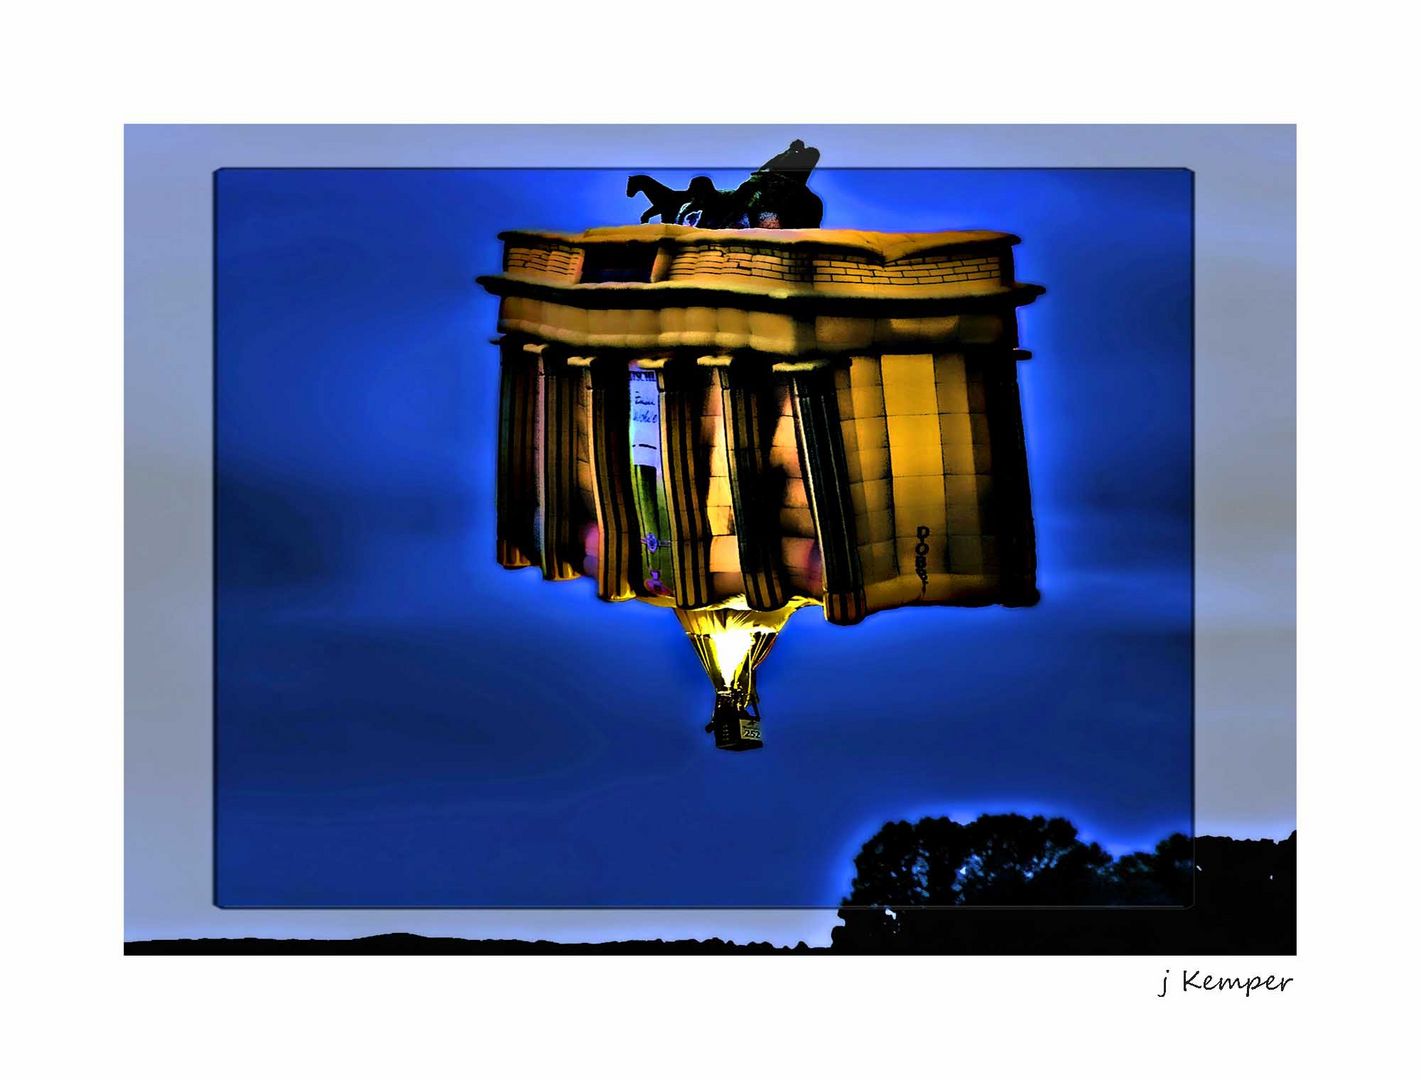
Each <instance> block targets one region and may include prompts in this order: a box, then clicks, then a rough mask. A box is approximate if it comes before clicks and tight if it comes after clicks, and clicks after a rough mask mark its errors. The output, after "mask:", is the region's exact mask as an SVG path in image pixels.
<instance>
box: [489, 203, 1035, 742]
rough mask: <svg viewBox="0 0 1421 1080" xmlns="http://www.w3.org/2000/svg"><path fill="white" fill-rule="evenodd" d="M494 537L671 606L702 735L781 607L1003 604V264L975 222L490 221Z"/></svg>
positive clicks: (757, 738)
mask: <svg viewBox="0 0 1421 1080" xmlns="http://www.w3.org/2000/svg"><path fill="white" fill-rule="evenodd" d="M501 239H502V240H503V242H504V264H503V271H502V273H500V274H497V275H491V276H486V277H481V278H479V281H480V283H481V284H482V285H483V286H484V287H485V288H487V289H488V290H490V291H491V292H492V293H494V294H496V295H497V296H498V297H500V305H499V316H498V331H499V337H498V338H497V339H496V341H497V344H498V347H499V349H500V353H501V367H502V376H501V390H500V414H499V450H498V513H497V545H498V560H499V562H500V563H501V564H502V565H503V566H505V567H508V568H510V569H516V568H522V567H537V568H539V570H540V571H541V573H542V575H543V577H544V578H546V579H547V580H549V581H568V580H573V579H577V578H583V577H586V578H589V579H591V581H592V582H594V583H595V592H596V595H597V596H598V597H600V598H601V599H602V600H605V601H611V602H621V601H636V602H638V603H644V604H652V605H656V606H660V607H666V608H669V609H670V610H671V611H673V612H674V613H675V616H676V618H677V619H678V620H679V621H680V623H681V626H682V628H683V629H684V631H685V633H686V635H687V637H688V638H689V640H690V642H691V643H692V645H693V646H694V648H695V650H696V654H697V656H698V657H699V658H700V661H701V664H702V665H703V666H704V668H705V671H706V675H707V676H708V678H709V679H710V682H711V685H712V687H713V689H714V693H715V699H714V706H713V709H712V717H711V722H710V724H709V725H707V726H708V728H709V730H711V731H712V732H713V733H714V737H715V745H716V746H717V747H719V748H721V749H726V750H747V749H755V748H758V747H760V746H761V745H762V734H761V725H760V714H759V702H758V698H757V695H756V689H755V670H756V668H757V667H758V666H759V665H760V664H761V663H762V662H763V661H764V660H765V657H766V656H767V655H768V654H769V652H770V650H771V648H772V647H773V645H774V643H775V640H776V638H777V636H778V635H779V634H780V633H781V632H782V631H783V629H784V627H785V624H786V623H787V621H788V620H789V617H790V616H791V615H792V614H793V613H794V612H795V611H797V610H799V609H800V608H803V607H811V606H812V607H818V608H820V609H821V611H822V612H823V616H824V618H826V619H828V620H829V621H830V622H832V623H835V624H838V625H843V626H850V625H853V624H856V623H859V622H861V621H862V620H864V619H865V618H867V617H869V616H870V615H874V614H876V613H880V612H885V611H891V610H894V609H897V608H902V607H911V606H915V605H943V604H946V605H984V604H1005V605H1029V604H1033V603H1035V602H1036V600H1037V596H1038V594H1037V590H1036V558H1035V539H1034V530H1033V523H1032V515H1031V500H1030V494H1029V487H1028V482H1027V470H1026V454H1025V445H1024V439H1023V433H1022V422H1021V407H1020V401H1019V395H1018V388H1017V375H1016V364H1017V362H1018V361H1020V360H1023V359H1025V358H1026V357H1027V356H1028V355H1029V354H1027V353H1025V352H1023V351H1022V350H1020V349H1019V348H1018V347H1017V346H1018V342H1017V329H1016V308H1017V307H1019V306H1021V305H1024V304H1027V303H1030V302H1031V301H1032V300H1033V299H1034V298H1035V297H1036V296H1037V295H1039V294H1040V293H1041V292H1042V291H1043V290H1042V289H1041V288H1040V287H1038V286H1035V285H1024V284H1019V283H1017V282H1015V281H1014V279H1013V278H1014V271H1013V262H1012V246H1013V245H1014V244H1015V243H1017V242H1018V241H1017V238H1016V237H1014V236H1011V235H1008V234H1006V233H997V232H985V231H974V232H920V233H881V232H859V231H847V230H825V229H763V228H740V229H700V228H693V227H689V226H684V225H676V224H650V225H636V226H624V227H613V228H595V229H589V230H587V231H586V232H582V233H578V234H566V233H552V232H530V231H512V232H506V233H503V234H501Z"/></svg>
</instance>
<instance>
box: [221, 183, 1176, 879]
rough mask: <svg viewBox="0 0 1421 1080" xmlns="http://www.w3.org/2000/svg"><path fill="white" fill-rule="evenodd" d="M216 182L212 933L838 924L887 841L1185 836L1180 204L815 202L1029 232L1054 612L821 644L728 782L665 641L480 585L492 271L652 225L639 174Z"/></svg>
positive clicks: (580, 589)
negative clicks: (1008, 831)
mask: <svg viewBox="0 0 1421 1080" xmlns="http://www.w3.org/2000/svg"><path fill="white" fill-rule="evenodd" d="M767 156H768V155H767ZM658 175H659V176H660V178H661V179H663V180H665V181H667V182H668V183H673V184H677V185H678V186H679V185H680V184H681V182H683V181H684V180H686V179H688V178H689V177H690V176H691V175H692V173H690V172H665V173H663V174H658ZM712 175H713V176H715V178H716V179H717V180H718V181H720V182H721V183H722V184H723V185H726V186H729V185H731V184H733V183H735V182H736V180H737V179H738V175H737V174H735V173H726V172H722V173H716V172H713V173H712ZM217 183H218V193H219V199H218V274H219V291H218V334H217V345H218V401H217V419H218V484H219V489H218V500H219V529H220V532H219V546H218V577H219V581H218V590H219V615H218V619H219V624H218V632H219V639H218V656H217V662H218V676H219V683H218V713H219V721H218V771H217V781H218V795H217V797H218V837H217V839H218V844H217V859H218V866H217V869H218V875H217V883H218V900H219V902H221V903H224V904H229V905H256V906H266V905H318V906H319V905H358V906H366V905H369V906H404V905H408V906H422V905H431V906H460V905H491V906H517V905H525V904H527V905H550V906H577V905H584V904H605V905H609V906H637V905H691V906H695V905H747V906H766V905H833V904H834V903H836V902H837V901H838V899H839V898H840V897H841V896H842V895H843V894H844V892H845V891H846V889H847V885H848V881H849V877H850V876H851V859H852V856H853V854H854V852H855V851H857V849H858V847H859V845H860V844H861V843H862V842H863V841H864V840H865V839H867V838H868V837H869V836H870V835H871V834H872V833H873V832H874V831H875V829H876V828H877V827H878V826H879V825H881V824H882V823H883V822H884V821H887V820H894V819H898V818H904V817H910V818H911V817H916V816H919V815H922V814H928V813H953V814H955V815H960V816H972V815H974V814H976V813H978V812H981V811H983V810H1009V809H1015V810H1022V811H1041V812H1051V813H1060V814H1064V815H1066V816H1068V817H1070V818H1071V819H1072V820H1074V821H1075V822H1076V823H1077V824H1078V825H1079V826H1080V827H1081V829H1082V831H1083V832H1084V833H1085V834H1086V835H1087V836H1088V837H1090V838H1092V839H1097V840H1099V841H1100V842H1102V843H1103V844H1105V845H1106V846H1107V847H1109V848H1111V849H1113V850H1117V851H1121V850H1127V849H1133V848H1136V847H1140V846H1149V845H1151V844H1152V843H1153V842H1154V840H1156V839H1158V838H1159V837H1160V836H1162V835H1164V834H1165V833H1167V832H1169V831H1172V830H1174V829H1185V830H1187V829H1188V827H1189V820H1190V795H1189V793H1190V732H1191V724H1190V711H1189V705H1190V701H1189V688H1190V603H1189V598H1190V555H1189V553H1190V499H1191V477H1190V460H1191V446H1190V422H1191V412H1190V385H1191V375H1190V323H1191V318H1190V313H1191V305H1190V293H1189V285H1190V201H1191V200H1190V176H1189V174H1188V173H1187V172H1184V171H1182V170H904V171H892V170H843V171H833V170H821V171H818V172H816V173H815V175H814V179H813V182H812V183H813V187H814V188H815V190H816V191H818V192H819V193H820V194H821V195H822V196H823V198H824V201H825V205H826V216H825V220H824V225H825V226H826V227H854V228H871V229H884V230H895V229H943V228H996V229H1002V230H1004V231H1009V232H1014V233H1016V234H1018V235H1020V236H1021V237H1022V238H1023V243H1022V244H1021V245H1020V246H1019V247H1018V248H1017V274H1018V277H1019V278H1020V279H1021V280H1023V281H1031V282H1036V283H1039V284H1043V285H1045V286H1046V287H1047V289H1048V292H1047V294H1046V296H1044V297H1043V298H1041V299H1040V300H1038V301H1037V302H1036V303H1035V304H1034V305H1033V306H1031V307H1028V308H1026V309H1024V310H1023V311H1022V315H1021V327H1022V343H1023V346H1024V347H1025V348H1028V349H1030V350H1031V351H1032V352H1033V353H1034V354H1035V358H1034V359H1032V360H1030V361H1028V362H1027V363H1025V364H1023V365H1022V367H1021V371H1020V374H1021V381H1022V394H1023V409H1024V414H1025V424H1026V435H1027V443H1028V456H1029V460H1030V468H1031V480H1032V490H1033V497H1034V502H1035V509H1036V516H1037V529H1038V547H1039V560H1040V585H1041V590H1042V595H1043V599H1042V602H1041V603H1040V605H1038V606H1037V607H1035V608H1031V609H1015V610H1005V609H966V610H953V609H931V610H913V611H902V612H895V613H888V614H885V615H881V616H876V617H874V618H873V619H870V620H869V621H868V622H867V623H865V624H863V625H862V626H859V627H853V628H836V627H832V626H829V625H828V624H826V623H824V622H823V620H822V619H821V618H820V617H819V614H818V612H817V611H813V610H809V611H805V612H801V613H799V614H798V615H796V616H795V617H794V619H792V620H791V622H790V624H789V626H788V627H787V629H786V631H785V633H784V634H783V635H782V637H781V640H780V642H779V643H778V644H777V646H776V648H775V652H774V654H773V655H772V656H771V658H770V659H769V660H768V661H767V663H766V664H765V666H764V667H763V668H762V669H761V673H760V679H759V685H760V692H761V698H762V702H763V708H764V712H765V716H766V748H765V750H764V751H761V752H758V753H753V754H740V755H732V754H724V753H718V752H716V751H714V750H713V749H712V748H711V746H710V743H709V739H708V737H707V736H706V734H705V733H704V732H703V731H702V730H701V725H702V724H703V723H704V720H705V717H706V715H707V713H708V706H709V702H708V697H709V693H708V690H707V687H706V685H705V682H704V677H703V675H702V674H701V672H700V668H699V665H698V663H697V661H696V659H695V657H694V656H693V655H692V652H691V650H690V648H689V646H688V645H687V643H686V642H685V640H684V638H683V636H682V635H681V632H680V629H679V626H678V625H677V624H676V622H675V620H674V619H673V618H672V617H671V616H670V614H669V613H668V612H664V611H658V610H654V609H650V608H647V607H645V606H644V605H638V604H623V605H607V604H601V603H599V602H598V601H597V600H596V599H595V598H594V597H593V595H592V591H591V586H590V584H588V583H586V582H575V583H570V584H565V585H553V584H549V583H545V582H543V581H542V580H541V579H540V577H539V576H538V574H537V573H536V572H535V571H525V572H520V573H509V572H506V571H503V570H501V569H499V567H498V566H497V565H496V564H495V563H494V560H493V514H492V511H493V465H494V438H495V421H496V415H495V411H496V410H495V394H496V388H497V354H496V351H495V350H494V349H493V348H492V347H491V346H490V345H489V343H488V341H489V338H490V336H491V335H492V333H493V331H494V316H495V301H494V300H493V299H492V298H491V297H488V296H487V295H485V294H484V293H483V292H482V291H481V290H479V289H478V288H477V287H476V286H475V285H474V284H473V281H472V279H473V277H474V276H475V275H476V274H480V273H488V272H492V271H495V270H496V269H497V267H498V265H499V244H498V242H497V240H496V237H495V234H496V233H497V232H498V231H499V230H500V229H503V228H511V227H525V228H538V227H542V228H560V229H568V230H577V229H581V228H585V227H588V226H591V225H599V224H617V223H622V222H626V221H632V220H635V219H636V217H637V216H638V215H639V214H640V211H641V204H640V202H635V203H634V202H632V201H629V200H627V199H626V198H625V197H624V195H623V192H624V187H625V172H605V171H592V170H586V171H511V170H329V171H324V170H228V171H223V172H222V173H220V174H218V180H217ZM554 658H555V659H554Z"/></svg>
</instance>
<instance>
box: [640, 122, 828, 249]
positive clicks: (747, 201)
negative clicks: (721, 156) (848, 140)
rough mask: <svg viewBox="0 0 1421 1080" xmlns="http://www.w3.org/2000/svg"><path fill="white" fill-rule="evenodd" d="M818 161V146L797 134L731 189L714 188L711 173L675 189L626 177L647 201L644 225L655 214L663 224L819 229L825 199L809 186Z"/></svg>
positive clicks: (642, 216)
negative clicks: (649, 203) (806, 141)
mask: <svg viewBox="0 0 1421 1080" xmlns="http://www.w3.org/2000/svg"><path fill="white" fill-rule="evenodd" d="M818 163H819V151H818V150H816V149H815V148H814V147H812V146H805V145H804V142H803V141H802V140H800V139H795V140H794V142H792V143H790V144H789V148H788V149H787V150H785V151H784V152H783V153H781V154H777V155H775V156H774V157H772V158H771V159H770V160H769V161H767V162H765V164H763V165H761V166H760V167H759V168H758V169H756V170H755V171H754V172H753V173H751V174H750V176H749V177H748V178H746V180H745V181H744V183H742V184H741V185H740V186H739V187H737V188H735V189H734V190H733V191H724V190H721V189H720V188H717V187H716V186H715V184H714V183H713V182H712V180H711V178H710V177H709V176H697V177H696V178H695V179H693V180H692V181H691V182H690V184H689V185H688V186H687V187H686V189H685V190H684V191H678V190H677V189H675V188H672V187H668V186H667V185H665V184H663V183H661V182H660V181H659V180H655V179H653V178H652V177H650V176H646V175H645V174H640V173H639V174H637V175H635V176H629V177H628V178H627V197H628V198H630V197H632V196H634V195H645V196H646V197H647V198H648V199H649V200H651V206H649V207H648V208H647V210H646V212H645V213H643V214H642V215H641V220H642V223H643V224H645V223H646V222H648V221H650V220H651V219H652V218H653V217H656V216H658V215H659V216H660V218H661V220H662V221H663V222H665V223H667V224H677V225H694V226H697V227H699V228H702V229H817V228H818V227H819V223H820V222H821V221H823V220H824V203H823V201H822V200H821V199H820V198H819V196H818V195H816V194H814V192H812V191H810V190H809V174H810V173H811V172H813V171H814V166H815V165H817V164H818Z"/></svg>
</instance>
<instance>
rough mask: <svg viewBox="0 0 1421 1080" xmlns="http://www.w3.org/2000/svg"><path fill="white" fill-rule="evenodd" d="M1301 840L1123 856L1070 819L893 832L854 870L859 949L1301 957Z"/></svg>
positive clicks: (846, 911)
mask: <svg viewBox="0 0 1421 1080" xmlns="http://www.w3.org/2000/svg"><path fill="white" fill-rule="evenodd" d="M1296 837H1297V834H1296V833H1294V834H1293V835H1292V836H1290V837H1289V838H1288V839H1287V840H1285V841H1282V842H1281V843H1274V842H1273V841H1271V840H1265V841H1249V840H1230V839H1228V838H1222V837H1198V838H1197V839H1191V838H1190V837H1188V836H1185V835H1183V834H1181V833H1175V834H1174V835H1172V836H1168V837H1166V838H1165V839H1163V840H1161V841H1160V842H1159V843H1158V844H1157V845H1156V846H1155V848H1154V850H1153V851H1147V852H1146V851H1141V852H1134V853H1132V854H1129V855H1123V856H1121V857H1120V858H1118V859H1115V858H1112V857H1111V856H1110V854H1109V853H1108V852H1106V851H1104V850H1103V849H1102V848H1101V847H1100V846H1099V845H1098V844H1095V843H1088V842H1086V841H1084V840H1082V839H1081V838H1080V835H1079V833H1078V831H1077V829H1076V827H1075V825H1073V824H1072V823H1071V822H1069V821H1067V820H1066V819H1065V818H1060V817H1051V818H1048V817H1044V816H1041V815H1036V816H1032V817H1027V816H1024V815H1022V814H984V815H982V816H981V817H979V818H977V819H976V820H975V821H971V822H967V823H962V822H957V821H953V820H951V819H950V818H939V817H930V818H923V819H921V820H919V821H916V822H907V821H896V822H890V823H889V824H887V825H884V826H883V828H881V829H880V830H879V831H878V833H877V834H875V835H874V836H873V837H872V838H871V839H870V840H869V841H868V842H867V843H866V844H864V846H863V848H862V850H860V852H859V853H858V855H857V856H856V857H855V859H854V870H855V876H854V879H853V883H852V886H851V889H850V893H849V895H848V896H847V897H845V899H844V901H843V907H841V908H840V911H839V915H840V917H841V918H842V919H843V921H844V925H843V926H842V927H839V928H837V929H836V930H835V932H834V948H835V949H843V950H849V951H867V952H882V951H910V952H951V953H973V952H982V953H1096V952H1099V953H1122V952H1149V951H1174V952H1201V953H1203V952H1212V953H1220V954H1226V953H1235V952H1259V953H1266V952H1274V953H1287V952H1292V951H1295V948H1296V945H1295V936H1296V910H1295V907H1296V904H1295V897H1296V887H1295V881H1296V867H1297V856H1296Z"/></svg>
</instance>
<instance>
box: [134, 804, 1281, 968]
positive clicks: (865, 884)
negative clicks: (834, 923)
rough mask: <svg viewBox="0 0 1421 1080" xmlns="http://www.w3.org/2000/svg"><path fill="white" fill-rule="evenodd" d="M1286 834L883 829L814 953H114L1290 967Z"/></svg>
mask: <svg viewBox="0 0 1421 1080" xmlns="http://www.w3.org/2000/svg"><path fill="white" fill-rule="evenodd" d="M1297 835H1298V834H1297V833H1296V832H1294V833H1293V834H1292V835H1291V836H1289V837H1288V838H1287V839H1286V840H1281V841H1273V840H1233V839H1230V838H1229V837H1224V836H1200V837H1196V838H1193V839H1191V838H1189V837H1187V836H1184V835H1182V834H1179V833H1176V834H1174V835H1173V836H1168V837H1165V839H1163V840H1161V841H1160V842H1159V843H1158V844H1156V845H1155V848H1154V850H1153V851H1141V852H1135V853H1133V854H1129V855H1123V856H1120V857H1119V858H1112V857H1111V856H1110V854H1109V853H1108V852H1106V851H1105V850H1104V849H1103V848H1101V847H1100V846H1099V845H1098V844H1094V843H1088V842H1086V841H1084V840H1082V839H1081V838H1080V836H1079V834H1078V832H1077V830H1076V827H1075V826H1074V825H1073V824H1071V822H1069V821H1067V820H1066V819H1064V818H1059V817H1053V818H1047V817H1042V816H1039V815H1038V816H1035V817H1027V816H1024V815H1021V814H984V815H983V816H981V817H979V818H977V819H976V820H974V821H970V822H957V821H953V820H951V819H950V818H940V817H929V818H922V819H921V820H919V821H916V822H907V821H896V822H890V823H888V824H886V825H884V826H883V828H881V829H880V830H879V831H878V832H877V833H876V834H875V835H874V836H873V837H872V838H870V839H869V841H868V842H867V843H866V844H864V846H863V848H862V849H861V850H860V851H859V853H858V855H857V856H856V857H855V858H854V871H855V875H854V880H853V883H852V885H851V886H850V893H849V895H848V896H847V897H845V898H844V901H843V903H842V906H841V907H840V908H839V916H840V918H841V919H842V920H843V925H842V926H838V927H835V929H834V932H833V944H832V946H831V947H830V948H829V949H822V948H810V947H809V946H807V945H805V944H804V943H803V942H801V943H799V944H798V945H797V946H794V947H793V948H791V947H788V946H776V945H771V944H769V943H767V942H748V943H744V944H740V943H736V942H731V941H723V940H721V939H720V938H710V939H708V940H704V941H697V940H681V941H663V940H661V939H659V938H658V939H655V940H644V941H612V942H556V941H517V940H491V939H486V940H477V939H475V940H471V939H464V938H427V937H421V936H420V935H418V934H379V935H376V936H374V937H364V938H355V939H351V940H323V941H320V940H302V939H286V940H271V939H263V938H205V939H178V940H166V941H136V942H127V943H126V944H125V945H124V952H125V953H127V954H130V955H145V954H147V955H154V954H182V953H188V954H266V955H278V954H292V953H301V954H323V955H335V954H364V955H396V954H398V955H409V954H440V955H456V954H482V955H489V954H503V955H507V954H527V953H621V954H645V953H727V952H751V953H824V952H833V953H920V954H923V953H926V954H964V955H965V954H991V955H1003V954H1016V955H1112V954H1124V955H1156V954H1173V955H1221V956H1228V955H1244V954H1254V955H1281V956H1286V955H1293V954H1295V953H1296V952H1297Z"/></svg>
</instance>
